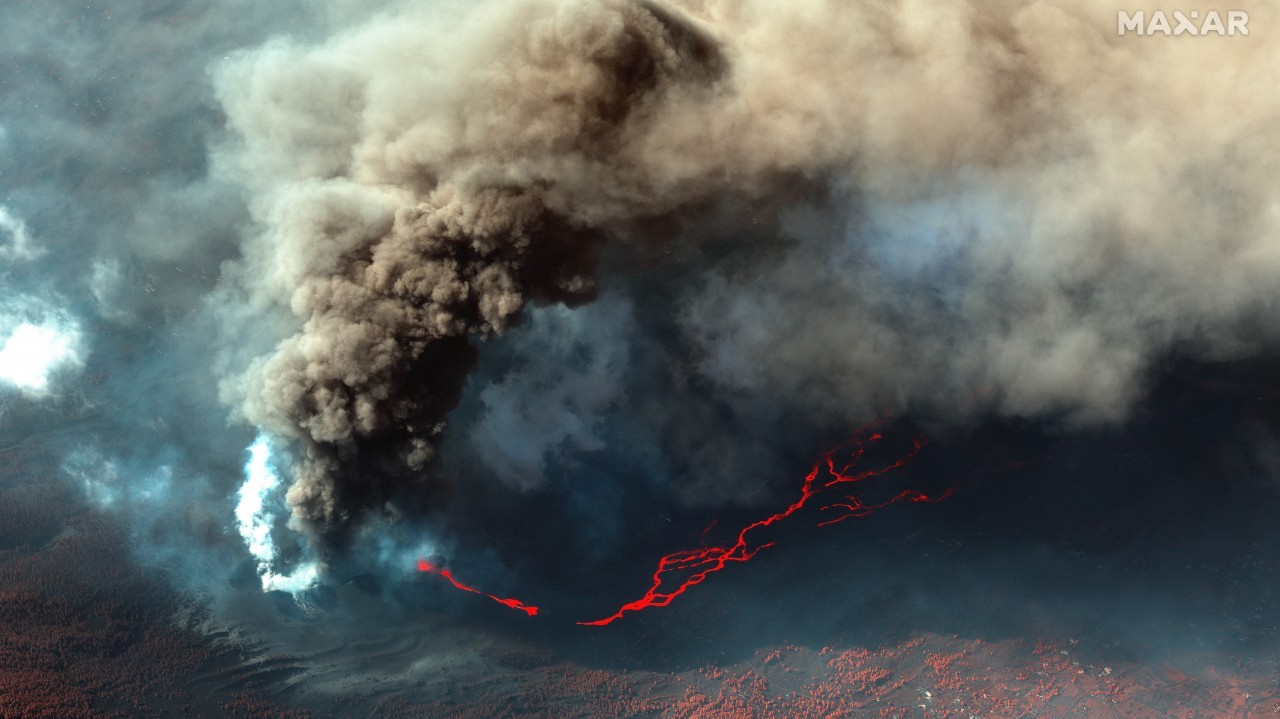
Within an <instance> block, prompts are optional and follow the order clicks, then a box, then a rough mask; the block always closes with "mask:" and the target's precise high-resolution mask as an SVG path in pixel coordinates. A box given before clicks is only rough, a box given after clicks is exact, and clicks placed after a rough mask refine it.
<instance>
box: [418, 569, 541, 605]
mask: <svg viewBox="0 0 1280 719" xmlns="http://www.w3.org/2000/svg"><path fill="white" fill-rule="evenodd" d="M418 571H419V572H429V573H431V574H438V575H440V576H441V577H444V578H445V579H447V580H449V583H450V584H452V585H453V586H454V587H456V588H458V589H461V590H462V591H464V592H471V593H472V594H479V595H480V596H482V597H488V598H490V599H492V600H493V601H495V602H497V603H498V604H502V605H505V606H508V607H511V608H512V609H519V610H520V611H522V612H524V613H525V614H528V615H529V616H531V617H536V616H538V608H537V607H535V606H532V605H529V604H525V603H524V602H522V601H520V600H519V599H507V598H504V597H496V596H494V595H492V594H489V593H488V592H482V591H480V590H479V589H475V588H473V587H468V586H467V585H465V584H463V583H462V582H459V581H458V580H457V579H455V578H454V576H453V572H450V571H449V570H448V569H445V568H444V567H437V566H436V565H434V564H432V563H430V562H428V561H427V560H425V559H419V560H418Z"/></svg>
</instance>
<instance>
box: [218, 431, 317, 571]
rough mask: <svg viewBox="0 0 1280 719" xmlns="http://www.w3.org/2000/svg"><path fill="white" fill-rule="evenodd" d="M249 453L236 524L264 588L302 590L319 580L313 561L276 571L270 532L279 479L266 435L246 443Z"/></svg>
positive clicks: (273, 524)
mask: <svg viewBox="0 0 1280 719" xmlns="http://www.w3.org/2000/svg"><path fill="white" fill-rule="evenodd" d="M248 453H249V459H248V461H247V462H245V465H244V475H245V480H244V484H243V485H241V486H240V490H239V492H238V493H237V496H239V498H240V499H239V502H238V503H237V504H236V527H237V528H238V529H239V530H240V536H241V537H243V538H244V542H245V546H247V547H248V549H249V553H250V554H251V555H253V557H254V559H256V560H257V563H258V575H259V576H260V577H262V589H263V591H281V592H290V593H294V594H297V593H299V592H303V591H305V590H307V589H310V588H311V587H313V586H315V585H316V583H317V581H318V580H319V575H320V571H319V565H318V564H317V563H316V562H312V561H308V562H303V563H302V564H300V565H298V566H297V567H296V568H295V569H294V570H293V571H292V572H290V573H288V574H281V573H279V572H277V571H276V570H277V567H276V564H277V560H278V555H279V551H278V550H277V549H276V545H275V542H274V541H273V540H272V537H271V533H272V531H273V530H274V529H275V525H276V522H277V521H278V519H279V517H278V516H277V514H276V512H275V510H273V509H272V506H273V504H275V503H278V502H279V497H278V494H279V491H280V484H281V482H280V476H279V475H278V474H277V473H276V469H275V467H274V466H272V458H271V453H272V448H271V441H270V440H269V439H267V437H266V436H265V435H260V436H258V438H257V439H256V440H254V442H253V444H252V445H250V446H249V449H248Z"/></svg>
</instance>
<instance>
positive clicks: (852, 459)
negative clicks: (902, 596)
mask: <svg viewBox="0 0 1280 719" xmlns="http://www.w3.org/2000/svg"><path fill="white" fill-rule="evenodd" d="M881 439H882V437H881V435H880V434H876V433H870V429H869V428H867V427H863V428H861V429H859V430H857V431H856V432H854V435H853V437H852V438H851V439H850V440H849V442H847V443H845V444H843V445H841V446H839V447H837V448H835V449H833V450H831V451H829V452H827V453H825V454H824V455H823V456H822V458H821V459H820V460H818V462H817V463H815V464H814V466H813V469H812V470H810V472H809V474H807V475H806V476H805V478H804V484H803V485H801V487H800V497H799V499H797V500H796V501H795V502H792V503H791V504H790V505H789V506H788V507H787V508H786V509H784V510H782V511H781V512H778V513H776V514H772V515H770V516H768V517H765V518H764V519H760V520H757V521H755V522H752V523H751V524H748V525H747V526H745V527H743V528H742V529H741V530H739V532H738V538H737V541H735V542H734V543H733V544H731V545H728V546H718V547H706V548H703V549H689V550H684V551H680V552H674V553H672V554H668V555H666V556H665V557H662V558H661V559H659V560H658V567H657V569H655V570H654V572H653V583H652V585H651V586H650V587H649V590H648V591H646V592H645V593H644V596H642V597H640V598H639V599H637V600H635V601H634V602H628V603H627V604H624V605H622V607H620V608H619V609H618V611H616V612H614V613H613V614H611V615H609V616H607V617H605V618H603V619H597V620H595V621H591V622H578V624H581V625H584V626H597V627H598V626H604V625H606V624H611V623H613V622H615V621H617V620H618V619H621V618H622V616H623V615H624V614H626V613H627V612H638V611H640V610H642V609H647V608H649V607H665V606H667V605H668V604H670V603H671V601H672V600H673V599H675V598H676V597H678V596H680V595H681V594H684V593H685V592H686V591H688V589H689V588H690V587H693V586H697V585H698V584H701V583H702V582H703V581H704V580H705V579H706V578H707V577H709V576H711V575H712V574H714V573H716V572H718V571H720V570H722V569H724V568H725V567H726V566H728V565H729V563H730V562H746V561H749V560H750V559H751V558H752V557H754V556H756V554H757V553H758V552H759V551H760V550H762V549H765V548H766V547H771V546H773V544H774V543H773V542H765V543H764V544H759V545H755V546H752V544H751V543H750V542H749V541H748V539H747V535H748V534H750V533H751V532H753V531H754V530H757V529H761V528H763V527H767V526H769V525H771V524H775V523H777V522H781V521H782V520H784V519H786V518H787V517H790V516H791V515H793V514H795V513H796V512H799V511H800V510H802V509H804V508H805V506H806V505H808V504H809V501H810V500H811V499H813V498H814V497H816V496H818V495H820V494H822V493H823V492H825V491H827V490H829V489H831V488H832V487H836V486H839V485H847V484H854V483H857V482H861V481H863V480H865V479H869V478H871V477H877V476H879V475H882V474H884V473H885V472H889V471H891V470H894V469H897V468H899V467H902V466H903V465H905V464H907V463H908V462H910V461H911V460H913V459H915V457H916V455H918V454H919V453H920V450H921V449H922V448H923V447H924V441H923V440H920V439H916V440H915V441H914V442H913V444H912V448H911V450H910V451H909V452H907V453H906V454H905V455H903V456H901V457H899V458H898V459H897V460H895V461H894V462H892V463H890V464H887V465H885V466H882V467H878V468H875V469H864V470H861V471H855V469H856V467H857V465H858V463H859V462H860V461H861V459H862V457H863V454H865V452H866V448H867V445H868V444H869V443H874V442H878V441H880V440H881ZM846 451H847V452H848V454H847V456H846V457H845V461H843V462H842V463H841V464H840V465H839V466H837V462H836V457H837V456H844V454H843V453H845V452H846ZM824 471H825V473H824ZM950 493H951V491H950V490H947V492H945V493H943V494H942V495H941V496H939V497H929V496H927V495H926V494H924V493H923V492H917V491H915V490H906V491H903V492H900V493H899V494H898V495H897V496H895V497H893V498H892V499H889V500H888V501H885V502H881V503H879V504H864V503H863V502H862V501H861V500H860V499H858V498H857V497H854V496H847V497H846V498H845V501H841V502H835V503H832V504H829V505H826V506H824V507H822V508H821V509H822V511H824V512H834V513H835V514H834V516H833V517H832V518H830V519H826V520H824V521H822V522H819V526H825V525H829V524H836V523H837V522H842V521H844V520H846V519H849V518H850V517H865V516H866V515H868V514H870V513H871V512H873V511H875V510H877V509H881V508H883V507H887V506H889V505H891V504H896V503H898V502H937V501H940V500H942V499H944V498H946V497H947V496H948V495H949V494H950ZM710 529H711V527H708V528H707V530H705V531H704V532H703V535H705V534H706V532H707V531H710ZM673 575H683V576H685V579H684V580H683V581H681V582H679V583H678V584H675V586H674V588H672V589H669V590H665V591H664V590H663V589H662V587H663V584H664V583H669V580H670V579H671V578H672V577H673Z"/></svg>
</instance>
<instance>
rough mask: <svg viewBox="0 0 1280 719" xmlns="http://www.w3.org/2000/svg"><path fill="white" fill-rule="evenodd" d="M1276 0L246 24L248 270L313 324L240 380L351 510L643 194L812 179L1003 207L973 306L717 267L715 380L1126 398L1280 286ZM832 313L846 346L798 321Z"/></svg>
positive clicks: (975, 246)
mask: <svg viewBox="0 0 1280 719" xmlns="http://www.w3.org/2000/svg"><path fill="white" fill-rule="evenodd" d="M1273 10H1274V8H1272V7H1271V6H1270V5H1267V6H1265V7H1263V6H1260V7H1258V8H1257V9H1256V10H1255V11H1254V13H1253V20H1252V22H1253V26H1254V28H1255V30H1254V35H1253V36H1251V37H1248V38H1221V39H1219V38H1198V39H1195V40H1192V41H1190V42H1172V41H1170V40H1166V39H1163V38H1133V37H1129V38H1124V37H1118V36H1117V35H1116V32H1115V15H1114V8H1113V7H1111V6H1108V5H1105V4H1104V3H1084V4H1080V3H1074V2H1065V1H1064V2H1035V3H1029V4H1017V5H1015V4H1010V3H1003V2H977V3H963V4H957V3H949V2H935V1H933V0H901V1H897V2H885V3H845V2H822V1H820V0H808V1H806V2H799V3H791V2H787V3H782V2H772V1H770V2H764V1H760V2H748V1H745V0H723V1H720V0H685V1H684V2H672V3H670V4H658V3H654V2H628V1H625V0H612V1H603V2H594V1H578V0H517V1H515V2H506V3H481V4H479V5H478V6H474V7H471V8H469V9H467V10H466V11H465V12H460V13H458V14H456V15H451V14H449V13H447V12H443V11H441V10H440V8H439V7H436V8H434V9H430V10H421V11H419V10H414V9H407V10H403V11H401V12H398V13H395V14H390V15H386V16H382V17H380V18H379V19H377V20H375V21H373V22H370V23H368V24H367V25H365V26H364V27H361V28H358V29H356V30H355V31H352V32H350V33H348V34H345V35H342V36H340V37H337V38H334V39H333V40H331V41H329V42H327V43H325V44H322V45H319V46H316V47H306V46H302V45H298V44H295V43H290V42H283V41H280V42H275V43H273V44H269V45H267V46H266V47H263V48H261V49H258V50H256V51H253V52H250V53H246V54H242V55H239V56H237V57H235V58H233V59H231V60H230V61H228V62H227V63H225V64H224V66H222V67H221V68H220V70H219V72H218V74H217V78H216V79H217V85H218V91H219V96H220V98H221V100H222V102H223V105H224V107H225V109H226V111H227V114H228V118H229V123H230V127H231V128H232V130H233V131H234V133H235V135H236V138H237V139H236V142H235V143H233V144H231V145H228V146H227V147H226V148H225V150H224V151H223V152H222V153H221V155H220V157H219V158H218V160H219V166H220V167H221V171H222V172H224V173H226V174H227V175H229V176H231V177H233V178H235V179H236V180H237V181H238V182H240V183H241V184H243V185H244V186H245V187H246V188H247V189H248V190H249V191H250V192H251V193H253V196H254V208H253V209H254V214H255V217H256V218H257V220H258V221H259V223H260V224H261V231H260V232H259V233H257V234H256V235H254V236H253V237H251V238H250V239H249V240H248V241H247V243H246V246H245V253H244V259H243V261H242V263H241V264H240V266H239V267H238V268H235V269H234V272H232V274H231V280H230V281H231V282H232V283H234V284H236V285H237V286H239V287H241V288H242V289H243V290H244V291H245V292H246V293H247V296H248V298H249V299H248V303H249V305H250V306H253V307H260V308H269V307H273V306H274V307H287V308H288V309H289V310H290V311H291V313H292V316H293V317H294V318H295V319H296V323H295V324H294V325H293V326H291V327H290V328H289V329H288V331H287V332H285V333H283V336H284V339H283V340H282V341H280V342H279V343H278V344H277V345H276V346H275V347H274V348H273V349H270V351H268V352H266V353H265V354H263V355H262V356H260V357H259V358H258V359H257V360H255V361H253V362H252V363H250V365H249V366H248V368H247V369H246V370H244V371H243V372H239V373H237V374H235V375H234V376H233V377H231V378H229V379H228V380H227V381H226V383H225V386H224V388H223V389H224V395H225V397H226V399H227V401H228V402H230V403H232V404H233V405H235V406H237V407H238V408H239V409H240V411H241V413H242V414H243V417H244V418H245V419H247V420H248V421H250V422H252V423H254V424H255V425H258V426H260V427H263V428H265V429H266V430H268V431H270V432H272V433H274V434H276V435H278V436H282V437H288V438H292V439H294V440H297V441H298V442H300V443H301V444H302V446H303V447H304V448H305V454H306V458H305V459H304V460H303V461H302V462H300V463H299V464H298V466H297V468H296V470H295V475H294V478H293V486H292V488H291V490H290V492H289V495H288V499H289V502H290V504H291V506H292V508H293V511H294V516H295V519H297V520H298V524H299V525H300V526H305V527H312V528H317V527H325V526H331V525H333V524H335V523H340V522H341V521H342V520H343V519H344V516H345V513H346V511H347V509H348V508H347V507H346V506H345V505H344V500H343V498H342V495H343V492H344V491H345V490H344V486H343V483H344V482H346V481H354V480H348V479H344V477H347V476H348V475H347V474H345V473H343V472H342V471H340V469H339V468H340V467H341V466H342V465H343V462H348V461H349V460H350V459H351V457H353V456H354V455H353V452H355V451H356V449H357V448H358V446H360V444H361V443H367V442H375V443H378V445H379V446H380V447H382V448H384V449H385V448H387V447H390V446H394V448H395V449H397V450H398V454H399V457H400V458H401V459H402V460H403V461H405V462H407V463H408V464H409V465H410V466H412V467H421V466H422V465H423V464H424V463H425V462H427V461H428V460H429V459H430V458H431V456H432V452H433V450H432V441H433V440H432V436H433V435H434V434H435V433H437V432H439V431H440V429H441V426H442V425H441V423H442V421H443V419H444V417H445V415H446V414H447V412H448V411H449V410H450V409H451V408H452V407H453V406H454V404H455V403H456V402H457V399H458V396H459V392H460V387H461V384H462V382H463V381H464V379H465V373H466V367H467V365H468V363H469V362H470V357H471V354H470V353H471V351H472V350H471V348H470V344H469V343H468V341H467V338H468V337H471V336H474V335H483V334H491V333H496V332H501V331H502V330H503V329H504V328H505V327H507V326H508V325H510V324H511V323H512V322H513V321H515V320H516V319H517V318H518V316H519V314H520V312H521V308H522V307H524V306H525V304H526V303H527V302H529V301H553V302H567V303H577V302H582V301H586V300H589V299H590V298H591V297H592V294H593V291H594V288H595V284H596V283H595V278H594V268H595V262H596V260H595V257H596V252H597V250H598V248H599V246H600V244H601V243H602V242H603V241H605V240H606V239H608V238H610V237H611V236H614V235H618V234H621V233H623V232H624V228H629V227H634V226H635V223H636V222H637V221H639V220H644V219H646V218H654V217H662V216H669V215H672V214H673V213H677V212H679V211H681V210H682V209H683V208H686V207H691V206H695V205H698V204H700V203H706V202H709V201H714V200H716V199H717V198H722V197H725V196H729V195H733V196H736V197H739V198H766V197H768V196H769V195H770V194H771V193H773V192H776V191H779V190H781V189H782V187H783V186H782V185H781V183H780V181H781V180H783V179H788V178H789V179H795V178H807V179H810V180H819V181H829V182H832V183H833V185H838V186H843V187H855V188H857V191H858V193H859V196H860V197H861V198H862V199H863V201H864V202H866V203H867V204H869V205H875V206H880V207H890V208H910V207H911V206H912V203H918V202H923V201H928V200H930V199H934V198H937V197H943V198H952V199H954V198H956V197H961V198H963V197H966V196H973V195H974V194H975V188H977V189H980V190H981V196H982V197H995V198H998V200H999V202H997V203H996V204H995V206H994V209H993V210H992V212H991V213H990V215H991V216H985V217H976V216H971V217H970V220H972V223H973V225H974V227H972V228H964V231H966V232H970V231H971V232H973V233H974V235H975V237H976V240H975V241H974V242H972V243H971V244H970V245H968V246H967V248H966V252H965V253H964V254H963V255H962V256H958V259H956V262H958V263H963V267H964V271H963V272H961V273H958V276H959V277H961V278H962V279H963V280H964V287H963V288H961V289H960V290H958V299H955V300H954V301H953V302H952V304H951V305H950V306H949V308H948V309H947V311H946V312H939V313H935V312H934V310H932V309H931V307H933V305H929V304H928V303H921V302H918V301H917V300H918V299H919V298H917V297H914V296H913V297H905V298H896V299H895V298H894V297H893V296H892V292H893V288H892V287H891V286H888V285H886V286H885V287H883V288H882V289H883V290H884V292H885V295H884V296H883V297H881V298H879V299H878V300H877V302H879V303H880V304H881V305H883V304H886V303H894V304H895V306H896V307H898V308H899V309H900V310H901V311H900V312H898V316H909V317H912V318H914V319H913V320H912V321H911V323H908V324H905V325H895V324H894V323H893V322H892V321H888V320H886V319H885V316H893V313H889V314H888V315H877V314H875V313H874V312H872V311H871V310H870V309H869V308H868V305H867V304H866V303H864V302H863V300H864V299H865V298H864V297H862V296H861V295H860V294H859V292H858V291H856V288H854V289H849V288H845V289H844V290H840V291H837V290H838V289H839V288H840V287H841V285H840V283H841V282H842V281H846V280H847V277H822V276H817V277H815V276H813V275H809V274H806V272H807V270H805V269H801V268H798V267H793V266H791V264H790V263H782V264H781V265H779V266H777V267H770V268H766V271H767V272H768V276H769V277H770V278H771V282H772V284H771V285H770V288H771V290H772V291H773V292H775V294H776V296H775V297H772V298H770V301H769V302H768V303H763V304H753V303H752V302H751V301H744V300H743V299H742V298H741V297H740V296H738V295H742V294H743V293H747V294H749V293H750V292H751V291H752V290H751V289H750V288H744V287H741V286H739V287H734V286H732V285H731V284H728V285H726V284H721V285H713V286H712V289H711V290H709V291H708V292H707V293H706V294H705V295H704V296H702V297H698V298H695V300H694V301H691V303H690V308H689V313H688V316H687V317H685V318H683V323H684V325H685V327H686V329H687V331H688V332H689V334H690V336H691V338H692V340H693V341H694V343H695V344H697V345H699V346H701V347H702V348H703V349H704V351H705V355H706V362H704V364H703V368H704V370H705V371H707V372H708V373H709V374H711V375H713V379H715V380H717V381H722V382H724V383H726V384H729V385H731V386H734V387H738V388H741V389H745V390H749V391H762V388H768V387H772V388H774V390H775V391H788V392H792V393H793V394H794V395H795V396H797V397H802V396H803V395H804V394H805V393H806V392H816V393H818V394H819V395H821V396H820V397H817V398H815V400H814V401H815V402H816V403H823V402H827V403H835V404H837V405H839V406H840V407H843V408H846V409H847V410H848V411H852V412H857V411H862V410H863V409H865V408H867V407H869V406H873V405H877V404H884V403H886V402H888V403H890V404H893V403H899V404H911V403H912V402H913V401H915V400H917V399H919V395H920V394H921V393H922V392H924V391H926V390H927V391H928V392H930V393H932V394H933V395H934V396H935V398H936V401H937V402H938V403H941V404H946V403H948V402H952V403H954V400H955V398H956V397H958V396H963V395H965V394H970V393H972V392H973V391H974V390H975V389H977V388H979V387H984V388H987V389H988V390H989V391H988V393H987V394H986V395H985V396H986V398H987V399H986V400H984V401H985V402H987V403H988V404H989V405H990V406H992V407H993V408H994V409H996V410H998V411H1003V412H1008V413H1011V414H1033V413H1038V412H1068V413H1076V414H1077V415H1078V416H1079V417H1080V418H1082V419H1083V420H1096V419H1107V418H1114V417H1116V416H1118V415H1119V414H1121V413H1122V412H1123V411H1124V410H1125V408H1126V407H1127V406H1128V405H1129V404H1130V403H1131V402H1132V400H1133V394H1134V389H1133V388H1134V387H1136V386H1138V385H1139V384H1140V383H1139V382H1137V379H1138V378H1139V376H1140V373H1141V372H1142V370H1143V369H1144V368H1145V367H1147V366H1148V365H1149V364H1150V362H1151V361H1152V358H1153V357H1154V356H1156V355H1157V354H1158V353H1159V352H1160V351H1163V350H1164V349H1167V348H1168V347H1170V346H1172V345H1173V344H1175V343H1191V344H1197V343H1199V344H1203V345H1206V346H1212V347H1214V348H1217V349H1218V350H1221V351H1233V348H1238V347H1240V346H1242V345H1241V342H1242V340H1241V335H1240V332H1241V331H1242V330H1241V329H1240V327H1241V326H1238V321H1240V320H1241V319H1242V318H1252V317H1254V316H1255V315H1257V314H1258V310H1259V309H1260V308H1264V307H1266V306H1269V304H1268V303H1270V302H1271V300H1270V299H1268V298H1273V297H1274V287H1275V286H1276V285H1275V281H1276V280H1277V279H1278V278H1280V251H1277V244H1276V242H1275V237H1276V231H1277V227H1278V226H1280V225H1278V223H1280V219H1278V218H1280V214H1278V213H1277V211H1276V210H1275V207H1276V205H1275V201H1276V200H1275V198H1276V192H1275V190H1276V179H1275V178H1276V177H1277V174H1276V172H1277V170H1280V163H1278V162H1277V160H1278V159H1280V152H1278V150H1277V148H1280V142H1277V139H1278V138H1277V137H1276V133H1277V132H1278V131H1280V130H1278V128H1280V124H1277V123H1276V122H1275V119H1276V117H1277V112H1276V109H1277V102H1280V100H1277V99H1275V98H1274V97H1272V96H1266V97H1264V96H1262V95H1260V93H1262V92H1264V91H1265V88H1268V87H1271V86H1272V85H1273V84H1274V81H1275V80H1276V73H1277V69H1276V68H1277V67H1280V63H1278V62H1276V60H1277V58H1276V55H1277V49H1276V48H1280V43H1275V42H1268V41H1263V40H1262V39H1261V38H1258V37H1256V36H1257V35H1258V34H1259V33H1260V32H1264V31H1265V29H1266V28H1268V27H1272V26H1269V25H1268V24H1267V23H1269V22H1270V21H1271V19H1272V18H1273V16H1274V12H1272V11H1273ZM1277 31H1280V30H1277ZM904 212H906V210H904ZM961 214H962V215H963V213H961ZM907 215H910V212H907ZM909 219H910V218H909ZM922 252H927V250H922ZM798 257H800V255H798ZM810 259H811V258H810ZM717 287H718V288H720V289H719V290H716V288H717ZM832 288H836V289H832ZM824 293H825V294H824ZM898 300H901V301H898ZM744 308H746V309H744ZM752 308H754V309H752ZM770 308H772V310H771V309H770ZM771 311H772V312H773V313H774V314H775V315H776V314H777V313H779V312H780V313H782V316H772V317H771V315H770V314H769V313H770V312H771ZM768 323H772V324H770V327H771V328H772V329H770V330H769V331H764V330H762V329H761V327H762V326H763V325H765V324H768ZM1255 324H1256V323H1255ZM905 326H909V327H910V332H902V331H900V330H901V328H902V327H905ZM1250 326H1254V325H1252V324H1251V325H1250ZM1273 329H1274V328H1273ZM775 330H777V332H775ZM778 332H781V334H778ZM783 340H785V341H783ZM819 340H820V342H819ZM815 342H818V343H819V344H821V343H825V344H827V345H828V346H830V345H833V344H838V345H839V347H840V348H841V351H840V352H824V353H811V352H810V353H804V352H797V351H795V349H794V348H795V347H797V346H810V347H812V346H814V344H815ZM815 377H817V378H819V379H821V382H816V383H815V382H814V381H812V379H813V378H815ZM886 398H887V399H886Z"/></svg>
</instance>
